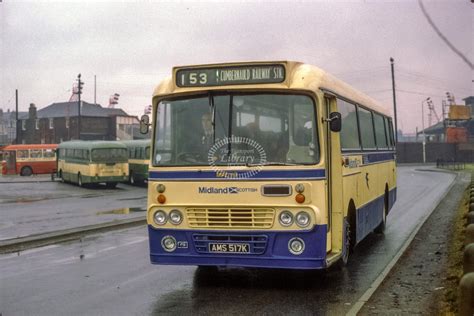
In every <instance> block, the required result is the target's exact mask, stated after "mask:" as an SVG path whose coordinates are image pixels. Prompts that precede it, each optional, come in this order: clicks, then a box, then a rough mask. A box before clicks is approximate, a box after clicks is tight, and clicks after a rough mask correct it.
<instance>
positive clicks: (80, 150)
mask: <svg viewBox="0 0 474 316" xmlns="http://www.w3.org/2000/svg"><path fill="white" fill-rule="evenodd" d="M57 157H58V162H57V170H58V177H59V178H60V179H61V180H62V181H67V182H73V183H77V185H79V186H83V185H85V184H89V183H105V184H106V185H107V187H108V188H114V187H115V186H117V183H118V182H124V181H128V157H127V147H126V146H125V145H124V144H122V143H120V142H116V141H69V142H63V143H61V144H59V146H58V155H57Z"/></svg>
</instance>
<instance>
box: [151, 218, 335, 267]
mask: <svg viewBox="0 0 474 316" xmlns="http://www.w3.org/2000/svg"><path fill="white" fill-rule="evenodd" d="M148 234H149V237H150V238H149V240H150V241H149V242H150V260H151V263H153V264H174V265H200V266H201V265H202V266H233V267H260V268H287V269H321V268H325V267H326V236H327V226H326V225H317V226H315V227H314V228H313V229H312V230H309V231H261V230H260V231H233V230H232V231H228V232H223V231H216V230H181V229H163V228H161V229H155V228H153V227H152V226H150V225H148ZM196 234H199V235H200V236H202V235H206V234H209V235H212V236H213V240H215V241H212V242H216V243H219V238H216V235H220V236H221V238H220V239H225V238H226V237H228V236H229V235H232V236H240V237H246V236H247V238H248V239H249V240H253V239H252V237H253V236H256V235H257V236H258V235H259V236H262V235H264V236H265V237H266V245H265V250H264V251H263V253H259V254H253V253H249V254H229V253H209V252H208V251H205V252H204V253H203V251H202V250H201V251H199V249H197V247H199V246H197V247H196V242H195V240H196V236H195V235H196ZM165 236H173V237H174V238H175V239H176V241H177V243H178V244H180V245H182V246H184V245H186V246H187V248H177V249H176V250H175V251H174V252H166V251H165V250H163V247H162V245H161V240H162V238H163V237H165ZM294 237H299V238H301V239H302V240H303V241H304V242H305V249H304V251H303V253H302V254H300V255H293V254H291V253H290V251H289V250H288V242H289V241H290V239H292V238H294ZM235 238H236V237H234V239H235ZM243 240H245V238H243ZM240 243H247V242H246V241H242V242H240ZM249 243H251V241H250V242H249ZM205 247H208V246H205ZM252 248H253V247H252V246H251V247H250V249H252Z"/></svg>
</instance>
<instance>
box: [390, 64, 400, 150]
mask: <svg viewBox="0 0 474 316" xmlns="http://www.w3.org/2000/svg"><path fill="white" fill-rule="evenodd" d="M393 62H394V59H393V58H392V57H390V66H391V68H392V91H393V116H394V119H395V144H397V143H398V124H397V98H396V96H395V72H394V70H393Z"/></svg>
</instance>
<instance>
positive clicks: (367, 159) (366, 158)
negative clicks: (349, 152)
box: [362, 152, 395, 165]
mask: <svg viewBox="0 0 474 316" xmlns="http://www.w3.org/2000/svg"><path fill="white" fill-rule="evenodd" d="M394 159H395V153H393V152H390V153H374V154H367V155H363V158H362V164H364V165H367V164H370V163H376V162H382V161H387V160H394Z"/></svg>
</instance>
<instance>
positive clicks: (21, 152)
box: [16, 150, 29, 159]
mask: <svg viewBox="0 0 474 316" xmlns="http://www.w3.org/2000/svg"><path fill="white" fill-rule="evenodd" d="M28 157H29V155H28V150H17V152H16V158H17V159H27V158H28Z"/></svg>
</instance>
